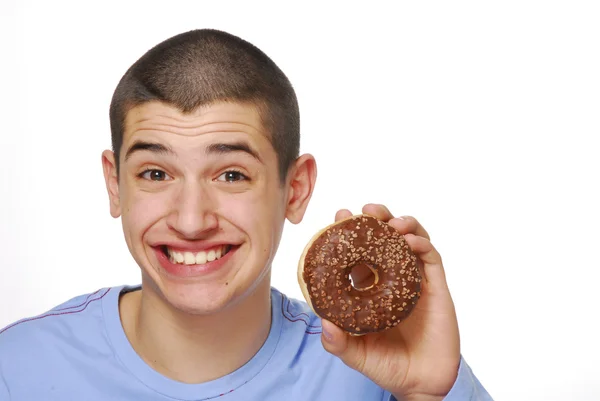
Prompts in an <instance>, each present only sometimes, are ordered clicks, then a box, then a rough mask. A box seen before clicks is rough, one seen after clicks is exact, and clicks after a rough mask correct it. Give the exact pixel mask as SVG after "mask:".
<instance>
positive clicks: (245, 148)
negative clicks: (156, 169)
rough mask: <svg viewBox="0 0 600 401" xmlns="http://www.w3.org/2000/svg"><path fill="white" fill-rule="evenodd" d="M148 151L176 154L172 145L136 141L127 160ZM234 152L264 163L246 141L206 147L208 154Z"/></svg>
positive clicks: (127, 154)
mask: <svg viewBox="0 0 600 401" xmlns="http://www.w3.org/2000/svg"><path fill="white" fill-rule="evenodd" d="M141 151H148V152H152V153H158V154H162V155H174V154H175V152H174V151H173V149H171V147H169V146H165V145H162V144H160V143H154V142H145V141H135V142H134V143H133V144H132V145H131V146H130V147H129V149H127V153H125V161H127V160H128V159H129V158H130V157H131V156H132V155H133V154H134V153H136V152H141ZM234 152H244V153H247V154H249V155H250V156H252V157H253V158H255V159H256V160H258V161H259V162H261V163H262V160H261V158H260V156H259V155H258V152H257V151H255V150H254V149H253V148H252V147H251V146H250V145H248V143H246V142H234V143H213V144H210V145H208V147H207V148H206V154H207V155H211V154H218V155H223V154H227V153H234Z"/></svg>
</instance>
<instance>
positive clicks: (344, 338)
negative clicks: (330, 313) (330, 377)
mask: <svg viewBox="0 0 600 401" xmlns="http://www.w3.org/2000/svg"><path fill="white" fill-rule="evenodd" d="M321 325H322V327H323V334H322V335H321V342H322V343H323V348H325V350H326V351H327V352H329V353H330V354H333V355H335V356H337V357H338V358H340V359H341V360H342V361H343V362H344V363H345V364H346V365H348V366H349V367H350V368H352V369H355V370H358V371H359V372H362V369H363V366H364V364H365V353H364V347H362V346H361V345H362V342H363V338H362V336H360V337H358V336H351V335H349V334H348V333H346V332H345V331H344V330H342V329H341V328H339V327H337V326H336V325H335V324H333V323H331V322H329V321H327V320H325V319H322V320H321Z"/></svg>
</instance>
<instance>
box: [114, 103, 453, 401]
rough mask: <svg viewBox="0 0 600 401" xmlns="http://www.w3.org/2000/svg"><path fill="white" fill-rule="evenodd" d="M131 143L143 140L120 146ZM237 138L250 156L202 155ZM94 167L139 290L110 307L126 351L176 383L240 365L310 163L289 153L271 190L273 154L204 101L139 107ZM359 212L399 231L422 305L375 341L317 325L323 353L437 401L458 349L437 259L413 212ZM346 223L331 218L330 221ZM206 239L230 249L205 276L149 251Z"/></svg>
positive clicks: (308, 181)
mask: <svg viewBox="0 0 600 401" xmlns="http://www.w3.org/2000/svg"><path fill="white" fill-rule="evenodd" d="M140 142H144V143H146V144H148V143H151V144H153V146H150V147H148V146H145V147H142V148H143V149H138V150H136V151H133V152H131V151H130V150H131V149H132V147H135V144H136V143H137V144H139V143H140ZM240 143H243V144H245V146H247V147H248V148H249V149H251V150H252V152H253V153H254V154H255V156H256V157H255V156H251V155H249V154H248V153H247V152H244V151H239V150H237V151H231V150H230V151H226V152H218V153H215V152H211V151H209V149H211V145H212V146H213V150H214V145H215V144H240ZM157 144H159V145H161V147H162V150H160V147H157V146H156V145H157ZM128 153H130V154H129V156H128ZM102 164H103V169H104V176H105V181H106V188H107V191H108V195H109V202H110V211H111V215H112V216H113V217H115V218H117V217H121V219H122V224H123V232H124V235H125V240H126V242H127V245H128V247H129V250H130V252H131V254H132V256H133V258H134V259H135V261H136V262H137V264H138V265H139V266H140V269H141V272H142V287H143V290H142V291H136V292H132V293H128V294H126V295H124V296H122V297H121V301H120V305H119V308H120V314H121V320H122V324H123V327H124V330H125V333H126V335H127V337H128V339H129V341H130V343H131V344H132V346H133V348H134V349H135V350H136V352H137V353H138V354H139V355H140V356H141V357H142V358H143V359H144V360H145V361H146V363H148V364H149V365H150V366H151V367H152V368H154V369H155V370H157V371H158V372H160V373H162V374H163V375H165V376H167V377H170V378H172V379H174V380H178V381H181V382H186V383H201V382H206V381H209V380H214V379H216V378H219V377H222V376H225V375H227V374H229V373H231V372H233V371H234V370H236V369H238V368H239V367H241V366H242V365H244V364H245V363H246V362H247V361H248V360H250V359H251V358H252V357H253V356H254V355H255V354H256V352H257V351H258V350H259V349H260V347H261V346H262V344H263V343H264V341H265V340H266V338H267V336H268V332H269V329H270V321H271V316H270V313H271V308H270V269H271V263H272V260H273V258H274V256H275V252H276V250H277V247H278V245H279V241H280V238H281V233H282V230H283V225H284V222H285V220H286V219H287V220H289V221H290V222H292V223H294V224H297V223H299V222H300V221H301V220H302V218H303V216H304V213H305V211H306V208H307V206H308V203H309V201H310V198H311V195H312V192H313V189H314V185H315V181H316V174H317V173H316V163H315V160H314V158H313V157H312V156H311V155H303V156H301V157H299V158H298V159H297V160H296V162H295V163H294V164H293V165H292V166H291V168H290V169H289V171H288V173H287V176H286V179H285V182H284V183H283V184H281V181H280V178H279V173H278V168H277V156H276V153H275V151H274V149H273V147H272V146H271V143H270V141H269V136H268V133H267V132H265V130H264V128H263V127H262V124H261V122H260V118H259V115H258V114H257V112H256V110H255V109H254V108H253V107H252V106H250V105H244V104H234V103H217V104H213V105H210V106H206V107H202V108H200V109H198V110H196V111H195V112H193V113H190V114H185V115H184V114H182V113H180V112H179V111H178V110H177V109H175V108H173V107H171V106H169V105H166V104H162V103H159V102H151V103H147V104H144V105H141V106H138V107H136V108H134V109H132V110H131V111H130V112H129V113H128V114H127V118H126V121H125V135H124V140H123V146H122V150H121V160H120V166H121V170H120V174H119V175H118V176H117V173H116V164H115V159H114V154H113V152H111V151H108V150H107V151H105V152H104V153H103V155H102ZM232 170H233V171H234V172H232ZM362 212H363V213H365V214H370V215H373V216H375V217H377V218H380V219H381V220H384V221H388V222H389V224H390V225H392V226H393V227H394V228H396V229H397V230H399V231H400V232H401V233H402V234H405V235H406V239H407V241H408V243H409V245H410V246H411V247H412V249H413V251H414V252H415V253H416V254H417V256H418V257H419V258H420V261H421V265H422V269H423V274H424V277H425V280H424V283H423V291H422V297H421V300H420V301H419V303H418V305H417V307H416V309H415V311H414V312H413V313H412V315H411V316H410V317H409V319H407V320H406V321H405V322H403V323H402V324H401V325H399V326H397V327H395V328H394V329H391V330H388V331H386V332H383V333H376V334H370V335H366V336H362V337H350V336H348V335H347V334H346V333H344V332H343V331H341V330H339V329H338V328H337V327H336V326H334V325H332V324H330V323H329V322H327V321H323V329H324V331H323V336H322V342H323V346H324V348H325V349H326V350H327V351H328V352H330V353H332V354H333V355H336V356H338V357H339V358H341V359H342V360H343V361H344V363H346V364H347V365H348V366H349V367H351V368H353V369H356V370H357V371H359V372H361V373H363V374H364V375H365V376H367V377H369V378H370V379H372V380H373V381H374V382H376V383H377V384H378V385H380V386H381V387H382V388H384V389H386V390H388V391H390V392H391V393H393V394H394V395H395V396H396V398H398V399H399V400H441V399H442V398H443V397H444V396H445V395H446V394H447V393H448V391H449V390H450V388H451V387H452V384H453V383H454V381H455V379H456V375H457V369H458V365H459V361H460V350H459V348H460V346H459V336H458V325H457V321H456V314H455V312H454V306H453V303H452V299H451V297H450V293H449V291H448V287H447V285H446V280H445V276H444V271H443V266H442V262H441V258H440V255H439V254H438V253H437V251H436V250H435V248H434V247H433V246H432V244H431V242H430V241H429V236H428V234H427V232H426V231H425V230H424V229H423V227H421V225H420V224H419V223H418V222H417V221H416V220H415V219H414V218H412V217H404V218H394V217H393V216H392V214H391V213H390V212H389V211H388V210H387V208H386V207H385V206H383V205H373V204H370V205H366V206H365V207H364V208H363V211H362ZM350 215H351V212H350V211H348V210H340V211H338V213H337V214H336V220H339V219H342V218H345V217H348V216H350ZM215 243H228V244H232V245H234V248H233V249H234V252H233V253H232V254H231V255H228V256H229V259H228V260H227V262H226V263H224V264H223V265H222V267H221V268H220V269H218V270H216V271H214V272H210V273H206V274H196V275H192V276H190V277H185V278H182V277H174V276H172V275H169V274H168V272H166V271H165V269H164V268H163V267H162V265H161V264H160V263H159V258H158V256H157V255H158V253H157V252H158V251H157V249H159V248H157V246H160V245H164V244H167V245H169V246H172V247H176V248H177V249H180V250H199V249H202V248H205V247H207V246H210V245H211V244H212V245H214V244H215ZM368 275H369V273H368V272H364V271H363V272H361V271H357V272H353V279H354V282H355V283H358V284H357V285H358V286H360V283H361V282H364V281H368V280H369V277H368ZM250 316H251V318H250ZM241 328H243V329H241ZM223 349H227V350H228V351H229V352H226V353H223V352H222V351H221V350H223ZM207 360H208V361H210V362H211V363H210V364H207V363H205V361H207Z"/></svg>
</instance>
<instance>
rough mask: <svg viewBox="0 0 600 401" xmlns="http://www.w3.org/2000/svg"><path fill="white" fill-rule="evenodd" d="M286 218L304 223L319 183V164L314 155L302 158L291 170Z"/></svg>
mask: <svg viewBox="0 0 600 401" xmlns="http://www.w3.org/2000/svg"><path fill="white" fill-rule="evenodd" d="M288 180H289V184H288V198H287V207H286V214H285V217H287V219H288V220H289V221H290V222H291V223H293V224H298V223H300V222H301V221H302V218H303V217H304V213H305V212H306V208H307V207H308V202H309V201H310V198H311V196H312V194H313V190H314V189H315V182H316V181H317V162H316V161H315V158H314V157H313V156H312V155H308V154H306V155H302V156H300V157H299V158H298V159H297V160H296V162H295V163H294V166H293V167H292V168H291V169H290V177H288Z"/></svg>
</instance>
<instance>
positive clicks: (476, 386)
mask: <svg viewBox="0 0 600 401" xmlns="http://www.w3.org/2000/svg"><path fill="white" fill-rule="evenodd" d="M384 401H401V400H397V399H396V398H395V397H394V396H393V395H391V394H390V393H389V392H386V393H385V396H384ZM443 401H493V399H492V397H491V396H490V394H489V393H488V392H487V391H486V389H485V388H484V387H483V385H482V384H481V383H480V382H479V380H477V377H475V375H474V374H473V371H472V370H471V368H470V367H469V365H468V364H467V362H466V361H465V360H464V358H461V359H460V365H459V368H458V377H457V378H456V381H455V382H454V385H453V386H452V388H451V389H450V392H449V393H448V394H447V395H446V397H444V400H443Z"/></svg>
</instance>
